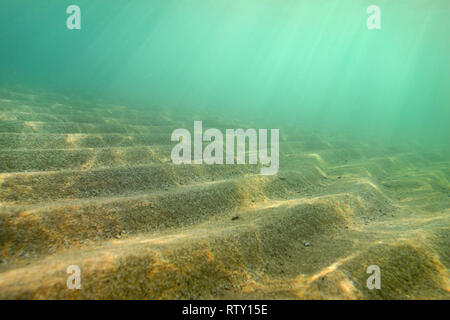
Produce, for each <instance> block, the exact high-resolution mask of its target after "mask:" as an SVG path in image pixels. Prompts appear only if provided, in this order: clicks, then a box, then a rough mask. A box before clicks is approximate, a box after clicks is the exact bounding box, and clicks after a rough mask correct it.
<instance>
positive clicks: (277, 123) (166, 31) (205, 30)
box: [0, 0, 450, 145]
mask: <svg viewBox="0 0 450 320" xmlns="http://www.w3.org/2000/svg"><path fill="white" fill-rule="evenodd" d="M75 2H76V3H75ZM75 2H74V1H63V0H57V1H56V0H47V1H45V2H44V1H39V2H38V1H24V0H3V1H2V2H1V4H0V30H1V31H0V39H1V43H2V45H1V48H2V49H1V50H0V70H1V72H0V85H1V86H2V87H8V86H18V85H19V86H23V87H26V88H30V89H39V90H48V91H51V92H57V93H61V94H66V95H69V96H77V97H79V96H82V97H84V98H87V99H93V100H99V99H102V100H104V101H110V102H113V103H122V104H130V105H140V106H143V107H145V108H155V110H161V109H183V110H185V111H188V112H189V111H190V110H196V111H200V112H205V115H206V114H208V115H210V114H218V115H225V116H228V115H233V116H234V117H236V116H237V117H241V118H242V119H256V120H258V121H260V122H261V124H264V125H266V126H269V127H282V126H283V124H285V123H288V122H290V123H292V121H293V122H294V124H295V125H297V126H303V127H312V128H315V129H319V130H325V131H330V132H332V131H336V132H344V131H345V132H351V133H357V134H358V135H367V136H369V137H376V138H380V139H384V140H385V141H393V140H400V141H404V142H405V141H406V142H408V141H413V140H414V141H419V142H420V143H423V144H424V145H430V144H433V145H434V144H435V143H437V144H442V143H446V142H447V140H448V137H449V133H450V132H449V130H450V129H449V128H450V126H449V119H450V64H449V56H450V37H449V36H448V35H449V32H450V25H449V18H448V17H449V16H450V4H449V2H448V1H446V0H433V1H425V0H399V1H378V0H377V1H373V0H370V1H366V0H363V1H354V0H339V1H337V0H319V1H304V0H286V1H275V0H241V1H230V0H214V1H211V0H176V1H175V0H151V1H86V0H77V1H75ZM71 4H77V5H78V6H79V7H80V8H81V30H68V29H67V28H66V19H67V17H68V14H66V8H67V7H68V6H69V5H71ZM372 4H376V5H378V6H379V7H380V9H381V30H369V29H368V28H367V27H366V20H367V18H368V17H369V14H367V13H366V9H367V7H368V6H369V5H372Z"/></svg>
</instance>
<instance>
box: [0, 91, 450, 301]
mask: <svg viewBox="0 0 450 320" xmlns="http://www.w3.org/2000/svg"><path fill="white" fill-rule="evenodd" d="M192 121H193V119H191V118H189V117H187V116H179V117H177V118H176V121H171V120H170V116H168V115H158V114H154V113H152V112H150V111H148V112H146V111H143V110H138V109H130V108H126V107H120V106H113V107H110V106H93V107H90V108H80V107H72V106H69V105H62V104H58V103H53V104H52V103H45V102H42V103H38V99H33V101H29V100H27V98H26V97H21V96H20V95H15V96H14V98H11V97H6V98H4V99H2V100H0V149H1V152H0V171H1V173H0V191H1V192H0V200H1V203H0V260H1V263H0V298H2V299H126V298H133V299H222V298H223V299H237V298H239V299H259V298H264V299H272V298H273V299H277V298H278V299H280V298H282V299H419V298H424V299H448V298H450V293H449V290H450V282H449V277H448V266H449V263H450V258H449V253H448V248H449V244H450V243H449V242H450V240H449V239H450V236H449V222H450V221H449V213H450V209H449V208H450V206H449V203H450V198H449V196H448V195H449V186H450V185H449V180H448V178H449V173H450V170H449V167H450V166H449V164H450V160H449V155H448V152H447V151H446V150H437V151H434V152H419V151H417V152H405V151H401V150H393V149H389V148H387V147H383V146H382V145H378V144H368V143H358V142H357V141H352V142H351V143H350V142H348V141H346V140H343V139H339V138H337V137H327V136H324V135H319V134H313V133H304V132H295V131H292V132H283V135H282V136H283V139H282V141H281V142H280V171H279V173H278V176H261V175H259V168H258V167H255V166H251V165H212V166H208V165H181V166H176V165H173V164H172V163H171V161H170V151H171V143H170V134H171V132H172V130H174V129H176V128H182V127H187V128H190V127H191V126H192ZM204 123H205V124H208V121H204ZM210 126H211V127H220V128H238V127H244V128H245V124H237V123H235V122H233V123H231V121H227V120H223V122H221V121H220V119H219V120H217V119H216V120H215V121H214V122H211V124H210ZM446 152H447V153H446ZM70 265H78V266H79V267H80V269H81V277H82V280H81V289H80V290H70V289H68V288H67V285H66V281H67V277H68V274H67V273H66V270H67V267H68V266H70ZM370 265H377V266H379V267H380V269H381V289H380V290H377V289H374V290H370V289H368V288H367V286H366V281H367V278H368V277H369V276H370V275H369V274H367V273H366V270H367V267H368V266H370Z"/></svg>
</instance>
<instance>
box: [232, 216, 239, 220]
mask: <svg viewBox="0 0 450 320" xmlns="http://www.w3.org/2000/svg"><path fill="white" fill-rule="evenodd" d="M237 219H239V216H234V217H233V218H231V220H237Z"/></svg>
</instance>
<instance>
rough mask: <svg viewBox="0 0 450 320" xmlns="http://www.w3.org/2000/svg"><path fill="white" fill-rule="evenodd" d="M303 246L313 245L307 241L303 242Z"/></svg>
mask: <svg viewBox="0 0 450 320" xmlns="http://www.w3.org/2000/svg"><path fill="white" fill-rule="evenodd" d="M303 245H304V246H305V247H311V243H309V242H307V241H303Z"/></svg>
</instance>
